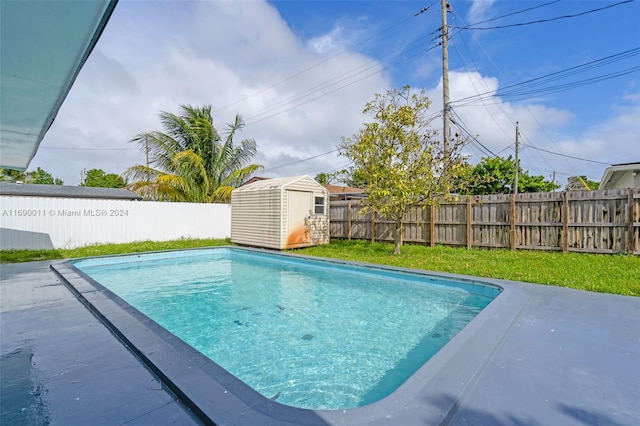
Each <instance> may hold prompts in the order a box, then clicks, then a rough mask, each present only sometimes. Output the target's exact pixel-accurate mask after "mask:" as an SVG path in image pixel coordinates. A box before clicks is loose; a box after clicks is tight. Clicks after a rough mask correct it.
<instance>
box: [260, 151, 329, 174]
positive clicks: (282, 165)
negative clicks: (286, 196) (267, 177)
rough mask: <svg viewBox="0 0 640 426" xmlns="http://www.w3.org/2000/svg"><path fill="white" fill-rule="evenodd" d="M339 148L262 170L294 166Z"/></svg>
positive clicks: (268, 170) (267, 170)
mask: <svg viewBox="0 0 640 426" xmlns="http://www.w3.org/2000/svg"><path fill="white" fill-rule="evenodd" d="M338 150H339V149H338V148H336V149H332V150H331V151H327V152H323V153H322V154H317V155H314V156H312V157H307V158H303V159H301V160H296V161H293V162H291V163H286V164H280V165H279V166H274V167H269V168H268V169H264V170H262V171H263V172H270V171H272V170H275V169H279V168H281V167H287V166H292V165H294V164H299V163H303V162H305V161H309V160H313V159H314V158H318V157H322V156H324V155H328V154H331V153H334V152H336V151H338Z"/></svg>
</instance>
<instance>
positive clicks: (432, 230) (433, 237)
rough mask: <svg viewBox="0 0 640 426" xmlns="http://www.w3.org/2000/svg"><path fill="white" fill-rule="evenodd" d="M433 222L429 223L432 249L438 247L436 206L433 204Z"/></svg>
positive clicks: (431, 211) (431, 210)
mask: <svg viewBox="0 0 640 426" xmlns="http://www.w3.org/2000/svg"><path fill="white" fill-rule="evenodd" d="M429 214H431V220H430V221H429V233H430V234H431V237H430V240H431V241H429V243H430V245H431V247H435V246H436V206H435V205H433V204H431V208H430V212H429Z"/></svg>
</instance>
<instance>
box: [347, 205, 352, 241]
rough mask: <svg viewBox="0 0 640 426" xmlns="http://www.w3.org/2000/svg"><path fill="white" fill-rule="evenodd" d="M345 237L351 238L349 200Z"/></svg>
mask: <svg viewBox="0 0 640 426" xmlns="http://www.w3.org/2000/svg"><path fill="white" fill-rule="evenodd" d="M347 239H349V240H350V239H351V201H347Z"/></svg>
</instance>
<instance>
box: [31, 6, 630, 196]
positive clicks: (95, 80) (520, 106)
mask: <svg viewBox="0 0 640 426" xmlns="http://www.w3.org/2000/svg"><path fill="white" fill-rule="evenodd" d="M481 3H482V4H481ZM490 3H491V2H474V7H476V10H477V12H478V13H480V12H481V11H482V10H486V8H487V7H488V6H490ZM159 4H161V5H162V6H161V7H160V6H158V5H159ZM153 22H155V23H156V24H153ZM333 28H334V29H333V30H332V31H330V32H329V33H328V34H325V35H324V36H319V38H318V39H317V40H316V41H314V42H309V43H307V42H305V41H303V40H301V39H299V38H298V37H297V36H296V34H295V33H294V32H293V31H292V30H291V29H290V28H289V27H288V26H287V24H286V22H285V21H284V20H283V19H282V18H281V16H280V15H279V14H278V12H277V10H276V9H275V8H274V7H273V6H271V5H270V4H268V3H266V2H255V1H254V2H201V3H191V2H187V3H185V2H167V3H156V2H140V3H138V2H133V3H129V2H121V3H120V4H119V5H118V7H117V8H116V12H115V13H114V15H113V17H112V20H111V21H110V23H109V25H108V26H107V29H106V31H105V33H104V35H103V38H102V39H101V40H100V42H99V44H98V46H97V47H96V49H95V50H94V52H93V54H92V55H91V57H90V58H89V60H88V61H87V63H86V65H85V67H84V68H83V70H82V72H81V73H80V75H79V77H78V79H77V81H76V83H75V85H74V87H73V88H72V90H71V92H70V93H69V95H68V97H67V99H66V101H65V102H64V104H63V106H62V108H61V109H60V112H59V115H58V118H57V119H56V121H55V122H54V125H53V126H52V128H51V129H50V130H49V132H48V134H47V135H46V137H45V139H44V141H43V143H42V144H41V148H40V150H39V152H38V154H37V155H36V157H35V158H34V160H33V161H32V163H31V165H30V168H31V169H33V168H35V167H38V166H40V167H42V168H44V169H45V170H48V171H50V172H51V173H52V174H53V175H54V176H56V177H60V178H62V179H63V180H64V181H65V183H67V184H71V185H75V184H77V183H78V182H79V179H80V171H81V169H84V168H86V169H91V168H101V169H103V170H105V171H106V172H109V173H121V172H122V171H123V170H124V169H126V168H127V167H129V166H132V165H134V164H141V163H143V162H144V154H143V153H142V152H141V151H140V150H138V149H136V147H135V146H134V145H133V144H131V143H129V142H128V141H129V139H130V138H132V137H133V136H135V135H136V134H137V133H139V132H143V131H150V130H161V126H160V123H159V120H158V118H157V114H158V112H159V111H161V110H166V111H171V112H177V111H178V106H179V105H180V104H183V103H188V104H191V105H204V104H212V105H213V109H214V111H215V112H214V123H215V125H216V127H217V128H218V130H219V131H223V130H224V129H225V127H226V126H225V123H228V122H231V121H232V119H233V117H234V115H235V114H236V113H240V114H241V115H243V116H244V117H245V119H246V122H247V127H246V129H245V130H244V131H243V132H242V133H241V134H240V135H239V137H240V138H254V139H255V140H256V142H257V144H258V150H259V154H258V156H257V158H256V162H258V163H261V164H263V165H264V166H265V168H266V169H267V172H266V173H265V174H266V175H268V176H283V175H297V174H310V175H312V176H313V175H314V174H315V173H318V172H331V171H334V170H336V169H340V168H342V167H344V165H345V159H344V158H343V157H339V156H337V154H336V153H331V154H328V155H325V156H320V157H317V158H314V159H311V160H309V161H304V162H300V160H302V159H305V158H309V157H312V156H315V155H317V154H321V153H324V152H328V151H332V150H334V149H335V148H336V145H337V144H338V143H339V142H340V139H341V137H343V136H350V135H352V134H353V133H355V132H356V131H357V130H358V129H359V128H360V127H361V125H362V123H363V122H364V121H366V120H368V117H365V116H364V115H363V114H362V109H363V107H364V104H365V103H366V102H367V101H369V100H371V99H372V97H373V95H374V94H375V93H381V92H383V91H384V90H385V89H386V88H388V87H391V85H392V83H391V79H390V77H389V75H387V74H386V73H385V72H384V71H382V65H381V64H380V63H378V62H377V61H375V60H374V59H372V58H370V57H367V56H364V55H362V54H360V53H356V52H345V53H342V54H340V55H338V56H336V57H335V58H332V59H330V60H328V61H327V54H326V53H325V54H324V55H323V54H322V53H319V52H322V51H323V49H325V48H329V47H328V46H332V45H335V46H337V45H348V43H345V37H346V38H347V39H348V38H349V37H351V36H352V35H353V34H352V33H353V30H352V29H351V30H349V34H345V32H344V31H342V32H341V31H337V30H336V29H338V28H345V27H344V25H342V24H341V23H336V24H335V26H334V27H333ZM357 31H360V29H357ZM322 37H333V38H332V39H331V40H328V39H326V40H325V41H322V42H320V39H322ZM359 37H362V34H359ZM314 44H315V47H314ZM319 46H320V47H319ZM323 61H325V62H323ZM365 64H367V65H366V66H373V68H372V69H371V70H369V71H368V72H366V73H365V74H358V75H356V76H354V77H349V75H350V74H349V72H350V71H352V70H354V69H357V68H358V67H362V66H363V65H365ZM360 69H362V68H360ZM303 70H306V71H305V72H303V73H299V72H300V71H303ZM428 71H429V70H428V69H427V68H424V69H423V70H422V73H423V74H427V73H428ZM432 72H433V73H435V74H437V73H439V68H438V67H435V65H434V69H433V71H432ZM297 73H299V74H297ZM367 74H372V75H371V76H370V77H369V78H365V79H362V80H361V81H357V80H358V79H361V78H362V77H363V76H364V75H367ZM327 82H329V84H327ZM450 82H451V84H450V86H451V93H450V98H451V100H452V101H455V100H456V99H461V98H465V97H468V96H473V95H476V94H477V93H484V92H490V93H495V91H496V90H497V89H498V88H499V87H500V82H499V80H498V79H497V78H494V77H490V76H486V75H482V74H480V73H479V72H451V73H450ZM343 86H344V87H343ZM634 93H635V92H634ZM634 93H631V94H628V95H627V97H626V98H625V99H621V101H620V102H621V104H620V105H618V106H615V107H613V108H612V109H611V116H610V117H608V118H605V117H603V119H602V120H600V123H594V124H592V125H591V126H589V127H588V128H585V129H581V131H577V132H576V131H575V129H572V131H570V130H568V128H569V127H571V126H574V125H575V122H576V119H575V117H574V115H573V113H572V112H571V111H568V110H563V109H559V108H551V107H549V106H547V105H546V104H545V102H544V101H543V100H538V101H536V102H535V103H534V102H531V101H529V102H528V103H522V102H520V103H511V102H505V101H503V100H501V99H498V98H495V97H494V98H491V99H489V100H487V101H486V102H485V106H474V107H473V108H471V107H456V108H455V111H456V112H457V113H458V114H459V116H460V118H462V121H463V124H464V126H465V127H466V128H467V129H468V130H470V131H471V132H472V133H474V134H477V135H478V137H479V140H480V141H481V142H482V143H483V144H485V145H486V146H487V147H488V148H489V149H491V150H492V151H493V152H496V153H497V152H500V155H504V156H506V155H508V154H510V153H513V150H512V149H511V150H509V149H507V150H505V151H502V150H503V149H505V148H507V147H509V146H510V145H512V144H513V142H514V136H515V128H514V127H515V123H514V122H515V121H519V123H520V131H521V134H522V135H523V138H522V141H523V143H524V144H529V145H533V146H535V147H538V148H542V149H547V150H550V151H560V152H562V153H564V154H566V155H573V156H577V157H581V158H589V159H594V160H598V161H604V162H626V161H638V160H639V159H640V152H638V151H639V149H640V148H639V144H638V139H637V138H638V134H640V129H639V128H638V126H639V125H638V124H637V123H640V107H639V98H640V97H639V96H638V95H637V93H635V94H634ZM428 95H429V97H430V98H431V100H432V101H433V107H432V108H433V110H434V111H437V110H439V109H441V103H442V85H441V83H440V84H439V85H438V86H437V87H433V88H428ZM434 125H435V127H437V128H439V129H441V126H442V125H441V120H435V121H434ZM562 133H570V134H572V135H573V136H572V137H565V136H558V135H559V134H562ZM576 135H577V136H576ZM53 147H64V148H69V149H51V148H53ZM469 152H470V153H471V154H473V155H474V158H473V159H474V160H477V159H479V157H480V155H482V154H481V153H480V151H479V150H478V149H477V148H473V149H471V150H470V151H469ZM522 159H523V165H524V167H525V168H527V169H529V170H531V171H533V172H534V173H537V174H547V175H548V174H549V173H551V172H552V171H557V172H558V173H559V174H560V176H563V175H564V174H566V175H568V174H577V173H579V174H587V175H588V176H589V177H590V178H592V179H599V177H600V176H601V174H602V171H603V170H604V168H605V166H604V165H598V164H593V163H584V162H579V161H577V160H570V159H564V158H562V157H558V156H553V155H550V154H546V153H542V152H539V151H536V150H534V149H533V148H531V147H528V148H527V147H525V148H524V149H523V151H522ZM292 163H293V164H292ZM282 164H290V165H289V166H287V167H278V168H274V167H275V166H280V165H282ZM270 168H272V170H271V171H269V169H270ZM563 178H564V177H563ZM563 183H564V181H563Z"/></svg>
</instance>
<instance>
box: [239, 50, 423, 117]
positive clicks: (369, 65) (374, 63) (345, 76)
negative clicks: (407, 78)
mask: <svg viewBox="0 0 640 426" xmlns="http://www.w3.org/2000/svg"><path fill="white" fill-rule="evenodd" d="M412 43H415V41H414V42H412ZM412 43H411V44H412ZM422 47H423V46H422V45H421V44H418V45H417V46H414V47H412V48H410V49H407V47H406V46H403V47H402V48H400V49H395V50H393V51H391V52H398V51H399V52H400V53H398V54H396V55H393V56H390V57H389V58H386V59H383V60H380V59H375V60H371V61H369V62H366V63H364V64H362V65H360V66H358V67H356V68H353V69H351V70H349V71H346V72H344V73H342V74H339V75H337V76H335V77H333V78H331V79H329V80H326V81H325V82H323V83H320V84H317V85H315V86H313V87H310V88H308V89H306V90H304V91H302V92H299V93H298V94H296V95H294V96H292V97H290V98H288V99H284V100H282V101H280V102H277V103H275V104H273V105H271V106H269V107H268V108H266V109H263V110H262V111H258V112H255V113H253V114H248V115H247V116H246V117H245V119H246V120H247V121H251V120H252V119H254V118H257V117H259V116H261V115H264V114H267V113H269V112H271V111H274V110H277V109H279V108H281V107H284V106H286V105H290V104H292V103H295V102H296V101H298V100H301V99H304V98H308V97H310V96H313V95H314V94H316V93H317V92H318V91H319V90H323V89H328V88H330V87H331V86H335V85H336V84H338V83H341V82H343V81H347V80H349V79H351V78H354V77H356V76H358V75H360V74H363V73H365V72H367V71H369V70H371V69H377V68H378V67H379V66H380V65H382V64H385V63H390V62H391V61H392V60H394V59H396V58H398V57H400V56H402V55H403V54H406V53H407V52H411V51H413V50H416V49H419V48H422ZM391 52H389V53H387V54H386V55H383V56H382V58H384V57H385V56H389V55H390V54H391ZM419 53H422V52H418V53H417V54H419ZM417 54H416V55H413V56H417ZM413 56H411V57H413ZM400 62H402V61H400ZM398 63H399V62H394V63H392V64H393V65H397V64H398ZM361 68H363V69H362V70H360V71H358V72H356V71H357V70H359V69H361ZM387 68H388V67H387ZM384 69H386V68H384ZM377 73H378V71H377V70H376V72H374V73H373V74H370V75H369V76H371V75H375V74H377ZM340 77H342V78H340ZM357 81H360V80H356V82H357ZM347 86H348V85H345V86H342V87H341V88H343V87H347Z"/></svg>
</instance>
